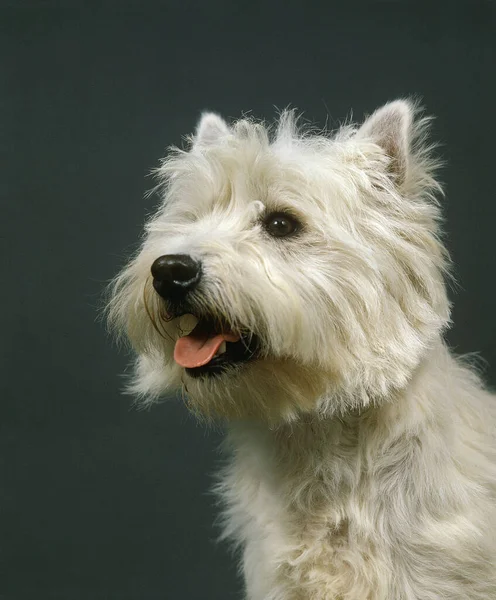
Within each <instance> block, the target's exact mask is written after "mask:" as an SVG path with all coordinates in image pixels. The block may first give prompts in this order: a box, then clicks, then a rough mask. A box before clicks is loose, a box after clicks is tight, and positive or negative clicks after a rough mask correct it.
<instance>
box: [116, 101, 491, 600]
mask: <svg viewBox="0 0 496 600" xmlns="http://www.w3.org/2000/svg"><path fill="white" fill-rule="evenodd" d="M427 128H428V119H426V118H423V117H421V116H420V115H419V112H418V110H417V109H416V107H415V105H414V104H413V103H411V102H409V101H404V100H399V101H395V102H392V103H390V104H386V105H385V106H383V107H382V108H380V109H379V110H378V111H376V112H375V113H374V114H373V115H372V116H370V117H369V118H368V119H367V120H366V121H365V122H364V123H363V125H361V126H360V127H355V126H353V125H351V124H347V125H345V126H343V127H342V128H341V129H340V130H339V131H337V133H335V134H332V135H330V134H322V133H315V132H313V131H311V130H309V129H305V128H304V127H303V128H302V127H300V126H299V124H298V119H297V118H295V116H294V113H293V112H291V111H285V112H283V113H282V115H281V116H280V118H279V120H278V123H277V125H276V126H275V127H274V128H270V127H269V128H268V127H266V126H265V125H264V124H263V123H258V122H255V121H254V120H251V119H245V118H244V119H241V120H239V121H237V122H235V123H234V124H232V125H230V126H229V125H228V124H227V123H226V122H225V121H224V120H223V119H221V118H220V117H218V116H217V115H215V114H211V113H207V114H204V115H203V116H202V118H201V120H200V123H199V125H198V128H197V130H196V133H195V135H193V136H192V137H191V138H190V147H189V149H188V150H187V151H185V150H178V149H173V150H172V151H171V153H170V154H169V156H168V157H167V158H165V159H164V160H163V161H162V163H161V166H160V167H159V168H158V169H157V171H158V176H159V178H160V184H159V187H160V189H161V192H162V197H163V202H162V204H161V205H160V207H159V208H158V211H157V212H156V214H155V215H154V216H153V218H152V219H151V220H150V221H149V222H148V224H147V225H146V230H145V237H144V242H143V245H142V247H141V250H140V251H139V253H138V254H137V256H135V257H134V258H133V259H132V260H131V262H130V263H129V265H128V266H127V267H126V268H125V269H124V270H123V272H122V273H121V274H120V275H119V276H118V277H117V279H116V280H115V281H114V283H113V286H112V297H111V299H110V302H109V318H110V322H111V324H112V326H113V327H114V328H115V329H116V330H117V332H118V333H121V334H124V335H125V336H127V338H128V339H129V340H130V342H131V344H132V346H133V348H134V350H135V352H136V355H137V363H136V369H135V375H134V378H133V381H132V383H131V386H130V387H131V389H132V391H133V392H134V393H135V394H137V395H138V396H139V397H140V398H141V399H142V400H143V401H145V402H152V401H154V400H155V399H157V398H159V397H160V396H163V395H165V394H168V393H171V392H172V391H175V390H181V389H182V390H183V393H184V394H183V395H184V398H185V401H186V402H187V404H188V406H189V407H190V409H191V410H192V411H193V412H194V413H195V414H197V415H199V416H200V417H201V418H203V419H205V420H210V419H215V418H218V419H220V420H221V421H223V422H226V423H227V429H228V435H227V441H226V447H227V449H228V452H229V453H230V459H229V462H228V464H227V466H226V468H225V470H224V471H223V472H222V474H221V477H220V480H219V485H218V491H219V493H220V494H221V497H222V499H223V501H224V503H225V513H224V514H225V528H224V532H225V536H226V537H228V538H231V539H233V540H234V541H235V542H236V543H237V544H239V546H240V547H241V549H242V555H243V560H242V565H243V572H244V578H245V582H246V597H247V598H248V599H249V600H324V599H325V600H439V599H446V600H448V599H449V600H489V599H495V598H496V436H495V424H496V402H495V397H494V396H492V395H491V394H490V393H489V392H487V391H485V390H484V387H483V384H482V383H481V381H480V379H479V376H478V375H477V374H476V373H475V372H474V370H473V369H472V368H471V367H470V366H469V364H468V363H467V361H463V360H460V359H457V358H455V357H454V356H452V355H451V354H450V351H449V350H448V348H447V346H446V344H445V342H444V341H443V331H444V330H445V328H446V326H447V324H448V323H449V314H450V306H449V302H448V299H447V295H446V287H445V280H446V277H447V275H448V271H449V259H448V256H447V252H446V250H445V248H444V246H443V243H442V241H441V239H440V232H439V221H440V211H439V207H438V203H437V200H436V197H437V196H439V195H440V193H441V190H440V186H439V184H438V182H437V181H436V179H435V177H434V175H435V167H436V162H435V161H434V159H433V158H432V153H431V148H430V146H429V144H428V142H427V139H426V134H427Z"/></svg>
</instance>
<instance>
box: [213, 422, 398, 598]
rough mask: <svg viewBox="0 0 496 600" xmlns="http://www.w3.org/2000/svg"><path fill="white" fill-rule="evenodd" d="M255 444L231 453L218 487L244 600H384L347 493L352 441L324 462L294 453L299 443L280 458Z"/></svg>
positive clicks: (356, 507) (361, 514)
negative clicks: (236, 548) (236, 549)
mask: <svg viewBox="0 0 496 600" xmlns="http://www.w3.org/2000/svg"><path fill="white" fill-rule="evenodd" d="M348 433H350V432H348ZM300 434H301V435H304V434H303V433H302V432H298V433H297V434H296V435H300ZM341 434H342V432H341ZM305 435H306V434H305ZM341 437H342V436H341ZM255 439H256V440H257V441H256V442H255V443H252V444H249V445H246V446H243V445H238V450H237V452H236V456H235V459H234V461H233V463H232V464H231V467H230V469H229V470H228V471H227V474H226V478H225V486H224V495H225V496H226V500H227V503H228V505H229V510H228V518H229V522H228V529H230V531H231V535H234V536H235V537H236V538H237V540H238V541H239V542H241V544H242V545H243V547H244V571H245V579H246V585H247V591H248V598H249V600H262V599H263V600H266V599H267V598H270V600H279V599H281V600H282V599H284V600H306V599H307V598H312V599H315V600H321V599H324V598H325V599H336V600H338V599H340V598H345V597H346V598H360V599H361V600H375V599H378V598H385V597H386V594H387V592H386V591H385V590H386V588H387V585H388V581H389V577H390V575H389V572H388V570H386V569H385V568H382V566H381V565H382V562H381V559H380V558H379V557H378V556H376V555H378V552H377V548H376V547H375V545H374V541H373V540H372V539H370V537H369V536H367V535H365V534H364V535H359V534H358V535H357V531H358V530H360V529H361V528H362V525H363V524H362V523H361V521H362V520H363V522H364V523H366V522H367V521H368V520H369V518H368V516H367V515H366V514H365V510H366V507H365V506H364V505H363V503H362V502H361V501H360V499H359V498H357V497H356V495H355V493H352V491H351V490H352V488H353V489H356V485H352V484H353V481H352V480H353V478H355V477H356V476H357V475H356V472H357V470H359V465H358V464H357V461H358V458H357V454H356V446H355V444H354V443H353V440H352V436H351V433H350V435H349V436H348V438H345V443H342V444H340V445H339V447H336V448H334V449H333V450H332V452H329V453H328V454H327V453H326V451H325V450H323V449H322V447H321V446H320V447H319V446H315V447H310V448H309V451H312V452H315V455H314V456H310V455H307V454H306V452H304V451H303V452H301V451H302V448H303V447H304V446H303V445H302V443H303V442H304V440H300V442H301V444H300V443H299V442H298V440H289V441H288V444H287V445H286V446H284V444H283V446H282V447H280V449H281V451H282V454H279V452H275V453H274V452H273V448H272V450H271V449H270V447H269V446H267V445H266V442H267V440H264V439H263V438H255ZM245 442H246V440H245ZM295 442H296V444H295ZM248 446H251V448H250V450H248ZM295 448H296V449H297V450H295ZM364 485H366V483H364ZM350 530H352V531H353V535H350ZM350 594H352V595H350Z"/></svg>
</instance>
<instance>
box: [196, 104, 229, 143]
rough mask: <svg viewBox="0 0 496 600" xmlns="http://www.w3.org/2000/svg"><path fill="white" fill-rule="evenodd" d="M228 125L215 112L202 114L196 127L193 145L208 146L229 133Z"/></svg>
mask: <svg viewBox="0 0 496 600" xmlns="http://www.w3.org/2000/svg"><path fill="white" fill-rule="evenodd" d="M229 131H230V130H229V126H228V124H227V123H226V122H225V121H224V119H223V118H222V117H219V115H216V114H215V113H210V112H205V113H203V114H202V116H201V118H200V121H199V123H198V125H197V127H196V133H195V137H194V146H210V145H211V144H215V143H216V142H218V141H219V140H220V139H222V138H223V137H225V136H227V135H228V134H229Z"/></svg>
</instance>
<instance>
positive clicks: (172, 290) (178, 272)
mask: <svg viewBox="0 0 496 600" xmlns="http://www.w3.org/2000/svg"><path fill="white" fill-rule="evenodd" d="M151 271H152V276H153V287H154V288H155V290H156V292H157V293H158V294H160V296H162V298H178V297H181V296H185V295H186V293H187V292H190V291H191V290H193V289H194V288H195V287H196V285H197V284H198V282H199V281H200V278H201V264H200V263H199V262H197V261H196V260H193V259H192V258H191V256H188V255H187V254H166V255H164V256H159V257H158V258H157V260H155V261H154V262H153V264H152V268H151Z"/></svg>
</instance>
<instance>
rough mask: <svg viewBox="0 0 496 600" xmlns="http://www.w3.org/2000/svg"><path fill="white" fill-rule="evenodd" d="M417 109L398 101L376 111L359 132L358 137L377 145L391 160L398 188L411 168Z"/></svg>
mask: <svg viewBox="0 0 496 600" xmlns="http://www.w3.org/2000/svg"><path fill="white" fill-rule="evenodd" d="M414 114H415V108H414V105H413V104H412V103H411V102H409V101H408V100H396V101H394V102H390V103H389V104H385V105H384V106H383V107H381V108H379V109H378V110H376V111H375V112H374V113H373V114H372V115H371V116H370V117H369V118H368V119H366V121H365V122H364V124H363V125H362V126H361V127H360V129H359V130H358V131H357V137H358V138H360V139H361V138H363V139H368V140H370V141H371V142H374V143H375V144H377V145H378V146H379V147H380V148H382V150H383V151H384V153H385V154H386V155H387V156H388V157H389V159H390V163H389V172H390V173H391V175H393V177H394V180H395V182H396V184H397V185H398V186H400V185H402V184H403V183H404V182H405V181H406V179H407V177H408V171H409V168H410V160H411V153H412V148H411V146H412V128H413V118H414Z"/></svg>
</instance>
